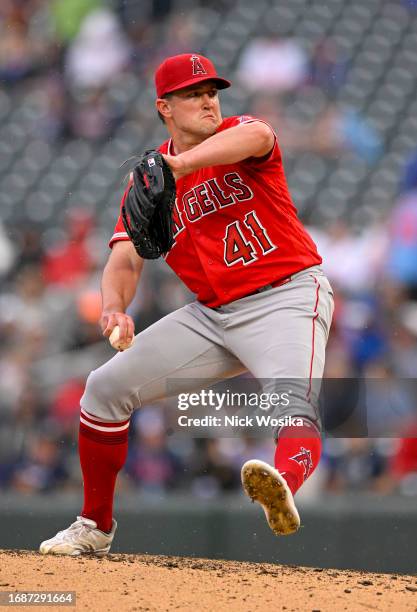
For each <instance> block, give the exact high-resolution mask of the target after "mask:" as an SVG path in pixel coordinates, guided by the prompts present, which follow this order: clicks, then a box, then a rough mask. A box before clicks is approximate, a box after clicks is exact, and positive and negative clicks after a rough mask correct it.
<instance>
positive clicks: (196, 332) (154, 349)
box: [81, 266, 333, 423]
mask: <svg viewBox="0 0 417 612" xmlns="http://www.w3.org/2000/svg"><path fill="white" fill-rule="evenodd" d="M332 315H333V291H332V288H331V286H330V283H329V281H328V280H327V278H326V276H325V275H324V273H323V271H322V269H321V267H320V266H313V267H311V268H308V269H306V270H303V271H301V272H299V273H297V274H294V275H293V276H292V278H291V280H290V281H289V282H288V283H286V284H284V285H281V286H279V287H276V288H272V289H269V290H267V291H264V292H262V293H257V294H254V295H250V296H248V297H244V298H241V299H239V300H235V301H234V302H231V303H230V304H227V305H225V306H221V307H219V308H217V309H212V308H208V307H206V306H204V305H203V304H201V303H199V302H197V301H196V302H193V303H191V304H187V305H186V306H184V307H183V308H180V309H179V310H176V311H175V312H173V313H171V314H169V315H167V316H166V317H164V318H163V319H161V320H159V321H158V322H157V323H155V324H153V325H151V326H150V327H148V328H147V329H146V330H145V331H143V332H141V333H140V334H138V335H137V336H136V337H135V341H134V344H133V346H132V347H131V348H129V349H128V350H126V351H124V352H121V353H117V354H116V355H115V356H114V357H113V358H112V359H110V360H109V361H108V362H107V363H105V364H104V365H102V366H101V367H99V368H98V369H97V370H93V371H92V372H91V374H90V375H89V377H88V379H87V383H86V388H85V392H84V395H83V397H82V399H81V406H82V408H83V409H84V410H86V411H87V412H88V413H90V414H92V415H94V416H97V418H100V419H102V420H108V421H122V420H125V419H127V418H129V417H130V415H131V413H132V411H133V410H135V409H136V408H139V407H140V406H142V405H145V404H149V403H152V402H155V401H157V400H161V399H164V398H166V397H167V395H168V394H169V391H168V390H167V381H168V380H175V388H176V392H177V393H180V392H182V393H185V392H190V391H194V390H195V389H194V388H191V387H193V386H194V385H193V383H192V381H193V380H195V381H196V386H195V388H201V379H204V380H205V381H207V384H210V383H213V382H215V381H219V380H222V379H225V378H229V377H232V376H236V375H238V374H240V373H242V372H245V371H248V370H249V371H250V372H251V373H252V374H253V376H254V377H255V378H257V379H262V380H263V381H264V387H265V388H264V389H263V391H266V392H268V391H275V392H277V391H278V392H279V387H280V384H282V381H285V380H290V379H291V381H292V382H294V379H297V385H296V392H295V394H294V398H293V401H291V402H290V404H289V406H288V407H286V408H280V413H279V416H280V417H285V416H286V415H288V416H301V417H307V418H309V419H310V420H313V421H315V422H316V423H318V420H319V419H318V409H317V404H318V393H319V390H320V380H321V378H322V376H323V369H324V361H325V347H326V343H327V339H328V335H329V329H330V325H331V320H332ZM182 380H183V384H182V382H181V381H182Z"/></svg>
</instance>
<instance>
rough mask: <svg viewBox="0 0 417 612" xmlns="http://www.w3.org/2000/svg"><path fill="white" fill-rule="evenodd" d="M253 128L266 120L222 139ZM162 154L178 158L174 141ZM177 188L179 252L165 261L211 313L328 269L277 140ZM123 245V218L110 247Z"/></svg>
mask: <svg viewBox="0 0 417 612" xmlns="http://www.w3.org/2000/svg"><path fill="white" fill-rule="evenodd" d="M252 121H259V120H258V119H256V118H255V117H250V116H248V115H244V116H239V117H228V118H227V119H224V121H223V122H222V124H221V125H220V127H219V128H218V130H217V131H218V132H221V131H222V130H227V129H228V128H231V127H234V126H236V125H239V124H242V123H250V122H252ZM271 129H272V128H271ZM159 151H161V153H167V154H170V155H174V151H173V146H172V141H171V140H167V141H166V142H164V143H163V145H162V146H161V147H160V148H159ZM176 187H177V198H176V202H175V209H174V214H173V218H174V237H175V244H174V245H173V247H172V248H171V250H170V252H169V253H168V254H167V256H166V257H165V259H166V262H167V263H168V264H169V265H170V266H171V268H172V269H173V270H174V272H175V273H176V274H177V276H179V278H180V279H181V280H182V281H183V282H184V283H185V284H186V285H187V287H188V288H189V289H190V290H191V291H192V292H193V293H195V294H196V296H197V299H198V300H199V301H200V302H202V303H203V304H205V305H206V306H210V307H217V306H221V305H222V304H227V303H228V302H231V301H233V300H236V299H239V298H241V297H244V296H245V295H248V294H250V293H252V292H254V291H255V290H256V289H258V288H260V287H263V286H264V285H267V284H269V283H273V282H274V281H279V280H280V279H285V278H287V277H288V276H290V275H291V274H295V273H296V272H299V271H300V270H304V269H305V268H308V267H310V266H314V265H316V264H320V263H321V261H322V259H321V257H320V255H319V254H318V252H317V249H316V246H315V244H314V242H313V241H312V239H311V238H310V236H309V235H308V233H307V232H306V230H305V229H304V227H303V225H302V223H301V222H300V220H299V218H298V216H297V210H296V208H295V206H294V204H293V202H292V200H291V196H290V193H289V191H288V187H287V182H286V179H285V174H284V168H283V163H282V157H281V152H280V149H279V145H278V141H277V138H276V136H275V144H274V147H273V149H272V151H271V153H269V154H268V155H267V156H265V157H263V158H255V157H251V158H248V159H245V160H243V161H241V162H239V163H236V164H230V165H224V166H213V167H208V168H202V169H201V170H197V171H196V172H193V173H192V174H189V175H188V176H185V177H183V178H181V179H179V180H178V181H177V182H176ZM127 191H128V190H126V192H125V194H124V195H123V198H122V202H121V206H122V205H123V203H124V200H125V198H126V195H127ZM117 240H129V238H128V235H127V234H126V231H125V229H124V226H123V221H122V218H121V214H120V215H119V219H118V221H117V224H116V227H115V230H114V234H113V236H112V238H111V240H110V246H112V245H113V244H114V243H115V242H116V241H117Z"/></svg>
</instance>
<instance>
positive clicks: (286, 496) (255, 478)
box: [241, 459, 300, 535]
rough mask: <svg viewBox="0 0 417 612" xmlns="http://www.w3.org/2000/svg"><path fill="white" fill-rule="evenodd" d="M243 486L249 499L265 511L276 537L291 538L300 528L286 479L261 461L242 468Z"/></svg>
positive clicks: (252, 461)
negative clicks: (285, 536)
mask: <svg viewBox="0 0 417 612" xmlns="http://www.w3.org/2000/svg"><path fill="white" fill-rule="evenodd" d="M241 475H242V485H243V489H244V491H245V493H246V495H247V496H248V497H250V498H251V500H252V501H257V502H259V503H260V504H261V506H262V508H263V509H264V512H265V516H266V520H267V521H268V525H269V526H270V528H271V529H272V531H273V532H274V533H275V535H290V534H291V533H295V532H296V531H297V530H298V528H299V527H300V516H299V514H298V511H297V508H296V507H295V503H294V498H293V496H292V493H291V491H290V489H289V487H288V485H287V483H286V481H285V478H284V477H283V476H282V475H281V474H280V473H279V472H278V470H276V469H275V468H273V467H271V466H270V465H268V464H267V463H265V462H264V461H259V460H257V459H253V460H251V461H247V462H246V463H245V464H244V465H243V467H242V473H241Z"/></svg>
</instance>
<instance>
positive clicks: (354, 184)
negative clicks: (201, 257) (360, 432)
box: [0, 0, 417, 497]
mask: <svg viewBox="0 0 417 612" xmlns="http://www.w3.org/2000/svg"><path fill="white" fill-rule="evenodd" d="M307 7H308V10H306V9H307ZM416 46H417V6H416V5H415V3H414V2H413V1H412V0H409V1H408V2H407V1H401V0H390V1H388V0H367V2H366V3H363V2H361V1H360V0H350V1H348V0H327V1H326V2H322V1H319V0H287V1H280V2H279V3H278V2H274V1H273V0H257V2H256V3H253V2H252V1H249V0H216V2H214V1H212V0H199V1H196V2H195V1H191V0H189V1H188V2H187V1H185V0H141V1H140V2H139V1H136V0H112V1H110V0H109V1H107V2H105V1H104V0H50V1H48V0H2V2H1V5H0V84H1V87H0V185H1V190H0V279H1V285H2V289H1V295H0V335H1V338H2V342H1V346H0V488H4V489H9V490H14V491H19V492H30V493H32V492H49V491H56V490H63V489H66V490H71V489H74V490H75V489H77V490H78V489H79V487H80V471H79V465H78V457H77V454H76V439H77V430H78V420H79V419H78V415H79V399H80V397H81V395H82V392H83V384H84V380H85V377H86V375H87V374H88V372H89V371H90V370H91V369H93V368H94V367H97V365H98V364H100V363H102V362H103V361H105V360H106V359H108V358H109V357H110V356H111V354H112V352H111V349H110V348H109V346H108V345H107V343H106V342H104V340H103V338H102V336H101V333H100V330H99V327H98V324H97V322H98V319H99V316H100V294H99V282H100V274H101V269H102V267H103V264H104V262H105V260H106V258H107V246H106V245H107V241H108V239H109V238H110V235H111V233H112V229H113V225H114V222H115V220H116V218H117V214H118V205H119V200H120V195H121V191H122V177H123V170H121V169H120V165H121V164H122V162H123V161H124V160H125V159H126V158H128V157H129V156H130V155H132V154H134V153H135V152H138V151H141V150H143V149H144V148H145V147H147V146H149V145H153V146H155V145H157V144H159V143H160V142H161V141H162V140H163V139H164V138H165V135H164V131H163V126H162V125H161V124H160V123H159V122H158V120H157V118H156V116H155V110H154V106H153V97H154V93H153V84H152V74H153V69H154V67H155V66H156V65H157V64H158V63H159V61H160V60H161V59H162V58H164V57H165V56H167V55H170V54H175V53H181V52H189V51H198V52H202V53H205V54H207V55H209V56H210V57H211V58H212V59H213V60H214V62H215V63H216V64H217V66H218V69H219V71H221V72H222V73H224V74H225V76H226V77H230V78H231V79H232V80H233V83H234V86H233V87H232V89H231V90H230V92H224V94H223V96H224V97H223V103H224V114H225V115H228V114H239V113H242V112H245V113H248V112H250V113H252V114H255V115H257V116H260V117H263V118H265V119H267V120H268V121H269V122H270V123H271V124H272V125H273V126H274V128H275V129H276V130H277V133H278V138H279V141H280V143H281V148H282V150H283V154H284V161H285V166H286V170H287V176H288V180H289V184H290V188H291V191H292V193H293V197H294V201H295V204H296V206H297V207H298V209H299V211H300V215H301V217H302V218H303V219H304V221H305V222H306V223H307V225H308V227H309V229H310V231H311V234H312V235H313V238H314V239H315V240H316V242H317V244H318V247H319V251H320V253H321V254H322V256H323V258H324V268H325V270H326V272H327V274H328V276H329V278H330V280H331V282H332V284H333V285H334V289H335V293H336V310H335V319H334V325H333V331H332V334H331V339H330V343H329V349H328V358H327V376H328V377H332V378H341V379H343V378H346V379H349V378H354V377H370V378H378V379H381V390H380V392H379V393H376V394H375V397H373V398H372V401H371V403H370V406H371V409H370V412H369V414H368V415H367V419H368V426H369V427H370V430H372V432H374V434H375V436H374V437H369V438H366V437H363V438H351V439H337V438H332V437H329V438H328V439H327V440H326V443H325V447H324V448H325V451H324V459H323V461H322V465H321V467H320V469H319V470H318V474H317V476H316V478H315V479H314V483H313V484H312V486H311V487H310V494H311V495H314V494H320V492H321V491H323V490H325V491H329V492H334V493H337V492H339V491H345V490H361V491H378V492H383V493H387V494H389V493H391V492H393V491H396V490H399V491H400V492H401V493H403V494H405V495H417V417H416V401H417V400H416V399H415V397H411V398H410V397H409V396H406V394H405V393H403V388H402V385H401V379H402V378H417V112H416V111H417V98H416V93H417V55H416V53H415V49H416ZM190 265H191V264H190ZM189 299H191V296H190V295H189V294H188V293H187V291H186V290H185V289H184V288H183V287H182V285H181V284H180V283H179V281H177V280H176V278H174V276H173V275H172V274H171V273H170V272H169V270H168V268H167V267H165V266H164V264H163V263H159V262H156V263H152V264H151V265H149V266H147V269H146V272H145V274H144V278H143V280H142V281H141V285H140V291H139V292H138V295H137V298H136V299H135V301H134V303H133V304H132V306H131V314H132V315H133V316H134V318H135V321H136V323H137V330H138V331H140V330H142V329H144V328H145V327H147V326H148V325H149V324H151V323H152V322H154V321H156V320H157V319H159V318H160V317H161V316H163V315H165V314H167V313H168V312H170V311H171V310H173V309H175V308H177V307H180V306H181V305H183V304H184V303H185V302H186V301H187V300H189ZM393 402H394V403H396V405H398V412H399V413H401V414H402V415H405V416H406V419H405V423H406V426H405V428H404V431H403V437H402V438H401V439H394V438H383V439H381V438H378V437H377V433H378V424H379V423H382V422H386V419H387V418H389V414H390V413H389V410H388V404H390V406H392V403H393ZM334 410H336V412H337V410H338V406H337V405H336V406H335V407H334ZM272 452H273V447H272V441H271V442H269V441H268V442H266V441H259V440H255V439H211V440H192V439H187V440H185V439H183V438H182V439H180V440H179V439H176V438H175V436H171V437H167V436H166V434H165V427H164V422H163V418H162V412H161V407H158V406H152V407H145V408H144V409H143V410H141V411H140V412H139V411H137V412H136V413H135V415H134V419H133V423H132V427H131V443H130V450H129V457H128V461H127V465H126V469H125V470H124V473H123V475H122V478H121V479H120V483H119V488H120V490H135V489H140V490H141V491H143V492H149V493H153V492H157V493H158V494H160V493H163V492H165V491H169V490H172V489H181V488H187V489H188V490H190V489H191V490H192V491H193V492H194V493H195V494H196V495H200V496H207V497H209V496H215V495H218V494H220V493H223V492H228V491H233V490H237V489H238V488H239V482H240V481H239V471H240V466H241V464H242V463H243V462H244V461H245V460H246V459H249V458H254V457H257V458H260V459H263V460H265V461H270V460H271V457H272Z"/></svg>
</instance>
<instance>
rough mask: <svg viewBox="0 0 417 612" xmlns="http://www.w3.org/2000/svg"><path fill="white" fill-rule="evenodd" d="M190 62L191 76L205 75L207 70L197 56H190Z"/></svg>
mask: <svg viewBox="0 0 417 612" xmlns="http://www.w3.org/2000/svg"><path fill="white" fill-rule="evenodd" d="M190 60H191V61H192V63H193V76H197V75H198V74H207V70H206V69H205V68H204V66H203V64H202V63H201V61H200V58H199V57H198V56H197V55H192V56H191V57H190Z"/></svg>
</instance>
